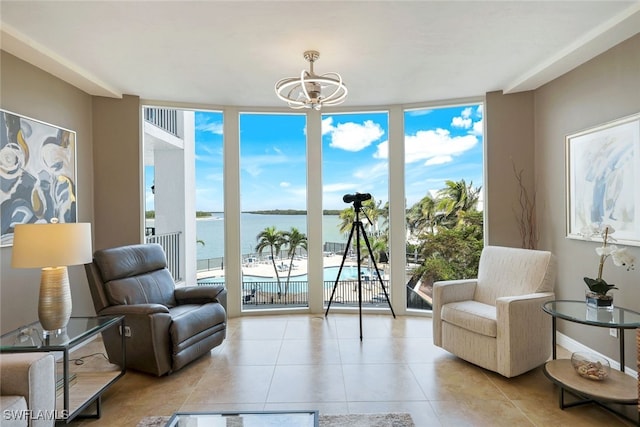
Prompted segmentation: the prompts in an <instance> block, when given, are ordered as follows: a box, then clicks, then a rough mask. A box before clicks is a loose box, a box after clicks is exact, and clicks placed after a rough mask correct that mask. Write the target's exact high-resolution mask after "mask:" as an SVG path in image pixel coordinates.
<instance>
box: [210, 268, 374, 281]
mask: <svg viewBox="0 0 640 427" xmlns="http://www.w3.org/2000/svg"><path fill="white" fill-rule="evenodd" d="M339 269H340V267H325V268H324V281H325V282H335V280H336V278H337V276H338V270H339ZM360 270H361V272H362V274H363V276H364V277H363V279H364V280H365V281H366V280H369V279H370V270H369V269H368V268H364V267H363V268H361V269H360ZM372 271H374V270H372ZM357 278H358V267H356V266H353V265H352V266H345V267H344V268H343V269H342V272H341V273H340V280H357ZM374 279H376V277H374ZM286 280H287V273H286V272H284V273H280V282H283V281H286ZM224 281H225V279H224V277H209V278H204V279H199V280H198V283H200V284H205V283H224ZM242 281H243V282H244V283H251V282H275V281H276V278H275V277H260V276H248V275H243V276H242ZM290 281H291V282H308V281H309V276H308V275H307V274H301V275H297V276H294V275H293V274H292V275H291V278H290Z"/></svg>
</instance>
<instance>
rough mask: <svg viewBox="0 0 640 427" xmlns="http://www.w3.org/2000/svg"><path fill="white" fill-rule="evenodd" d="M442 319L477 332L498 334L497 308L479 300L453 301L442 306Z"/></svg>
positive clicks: (491, 335) (492, 335) (489, 334)
mask: <svg viewBox="0 0 640 427" xmlns="http://www.w3.org/2000/svg"><path fill="white" fill-rule="evenodd" d="M442 320H444V321H445V322H449V323H451V324H453V325H456V326H459V327H461V328H464V329H467V330H469V331H472V332H475V333H477V334H481V335H486V336H488V337H494V338H495V337H496V336H498V321H497V319H496V308H495V307H494V306H492V305H488V304H483V303H481V302H477V301H461V302H452V303H449V304H446V305H445V306H444V307H442Z"/></svg>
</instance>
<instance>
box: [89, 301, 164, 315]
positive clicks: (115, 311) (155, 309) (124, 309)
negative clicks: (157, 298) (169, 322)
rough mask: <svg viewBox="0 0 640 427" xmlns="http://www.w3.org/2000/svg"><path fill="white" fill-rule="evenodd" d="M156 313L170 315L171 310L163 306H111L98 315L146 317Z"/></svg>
mask: <svg viewBox="0 0 640 427" xmlns="http://www.w3.org/2000/svg"><path fill="white" fill-rule="evenodd" d="M156 313H167V314H168V313H169V309H168V308H167V307H165V306H164V305H162V304H132V305H111V306H109V307H106V308H103V309H102V310H100V312H99V313H98V314H99V315H100V316H114V315H124V316H126V315H146V314H156Z"/></svg>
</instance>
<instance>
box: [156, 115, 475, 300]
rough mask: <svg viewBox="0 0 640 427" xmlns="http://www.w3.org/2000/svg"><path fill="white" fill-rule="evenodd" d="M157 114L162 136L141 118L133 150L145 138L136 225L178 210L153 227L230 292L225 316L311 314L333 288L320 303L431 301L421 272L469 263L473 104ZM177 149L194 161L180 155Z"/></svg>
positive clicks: (432, 273) (434, 276)
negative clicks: (176, 222)
mask: <svg viewBox="0 0 640 427" xmlns="http://www.w3.org/2000/svg"><path fill="white" fill-rule="evenodd" d="M156 110H158V111H156V112H155V114H159V115H160V116H159V117H161V118H162V120H166V119H167V118H168V119H169V122H171V121H175V122H176V124H178V127H177V128H175V129H174V128H173V127H172V126H173V125H171V126H169V128H168V129H164V130H163V131H164V132H165V134H163V136H162V138H164V139H167V140H168V141H169V142H171V144H169V145H168V146H167V145H164V144H156V142H157V141H155V140H154V138H156V137H158V135H156V133H157V132H158V130H157V129H155V128H154V129H153V131H149V133H148V134H147V129H146V127H145V141H153V143H151V144H147V142H145V159H146V158H147V155H146V152H147V147H154V149H153V152H154V155H153V156H152V157H153V161H152V162H150V163H148V164H147V166H146V168H145V190H146V199H147V202H148V203H147V211H148V215H149V216H150V218H149V222H148V225H149V228H148V230H149V233H150V234H153V233H156V234H157V233H159V230H158V228H157V226H158V224H161V223H163V221H162V220H159V218H160V219H161V218H162V217H163V216H166V214H167V212H173V213H172V214H171V215H174V214H176V213H179V212H182V215H183V216H184V223H185V224H187V225H185V226H184V227H182V229H180V227H173V228H176V230H173V228H172V230H173V231H172V230H169V229H167V227H164V228H165V229H164V231H162V233H164V232H175V233H174V234H175V235H177V236H179V237H178V238H180V239H183V240H185V241H188V245H191V247H192V252H193V254H191V255H189V254H188V251H184V253H183V256H185V257H187V258H188V259H190V260H191V261H190V262H193V261H194V260H197V276H198V282H199V283H201V284H205V283H211V282H225V283H226V284H227V289H228V290H229V292H230V293H231V295H233V296H234V298H236V301H238V300H239V301H240V302H239V304H238V305H237V306H236V302H235V301H234V302H233V306H234V307H236V308H235V310H236V311H235V312H236V313H238V312H239V311H237V310H240V311H245V312H247V311H255V310H264V309H280V310H283V309H301V308H304V309H307V308H310V309H312V310H314V311H319V310H320V309H321V307H324V308H325V309H326V307H327V304H328V302H329V300H330V299H331V298H330V297H331V295H332V293H333V290H336V293H335V294H333V295H334V298H333V299H331V302H332V308H339V307H356V306H357V305H358V302H359V301H358V300H359V299H361V300H362V302H363V306H364V307H377V308H381V309H384V308H386V307H387V305H388V302H387V300H386V296H388V297H389V298H390V302H391V303H392V305H393V308H394V310H395V311H396V312H400V313H402V312H403V311H404V310H405V309H407V308H408V309H423V310H430V307H431V306H430V298H431V289H430V284H431V282H433V280H441V279H446V278H458V277H470V275H471V274H472V273H473V272H474V263H475V264H476V265H477V263H476V261H474V256H475V254H479V251H480V249H481V247H482V182H483V181H482V166H483V139H482V127H483V119H482V104H481V103H480V102H476V103H474V102H469V103H467V104H465V105H455V106H437V107H434V106H429V107H425V108H412V109H403V108H402V107H401V106H394V107H392V108H390V109H389V111H382V112H380V111H373V112H353V113H346V112H340V113H331V112H329V111H330V110H328V109H327V110H328V111H324V110H323V112H322V114H318V113H317V112H308V111H301V112H297V111H292V112H290V113H289V112H286V111H285V112H280V113H275V112H274V113H271V112H259V113H253V112H238V110H237V109H233V108H231V109H228V110H227V109H224V110H223V112H224V114H223V112H216V111H192V110H179V109H178V110H173V111H176V112H177V116H175V117H174V116H173V115H172V114H171V113H170V112H169V111H171V110H168V111H164V110H167V109H156ZM159 110H163V111H159ZM223 118H224V119H225V120H224V123H225V127H226V128H225V131H226V132H225V133H226V134H225V135H223ZM145 119H146V120H150V119H153V117H149V119H147V118H145ZM174 119H175V120H174ZM163 123H164V122H163ZM145 126H146V124H145ZM160 127H162V126H160ZM189 135H192V136H189ZM150 137H151V138H150ZM162 138H161V139H162ZM185 138H186V139H185ZM190 139H191V140H193V143H192V145H190V144H191V143H190V142H189V140H190ZM176 140H179V141H178V142H177V143H176ZM180 141H182V142H180ZM185 141H186V142H185ZM223 141H224V144H223ZM181 144H182V145H181ZM185 144H186V145H185ZM188 146H191V147H192V148H191V154H192V156H193V159H189V158H188V157H184V155H183V154H184V153H183V154H179V152H180V150H182V151H185V150H186V147H188ZM179 147H183V148H179ZM230 153H231V154H232V155H230ZM233 153H235V154H233ZM234 156H237V157H234ZM223 161H224V162H225V163H226V164H225V165H224V166H225V167H223ZM236 162H237V163H236ZM189 164H191V165H192V166H191V169H193V171H190V170H189V168H190V167H189V166H188V165H189ZM192 172H193V177H192V178H189V176H190V174H191V173H192ZM236 174H237V175H236ZM181 175H184V176H185V177H186V178H184V179H178V177H179V176H181ZM189 180H191V181H189ZM307 180H308V182H307ZM394 187H395V188H394ZM229 188H231V189H232V190H231V191H230V190H229ZM308 188H311V189H312V190H308ZM177 189H180V191H177ZM191 189H194V190H195V191H193V192H191V191H190V190H191ZM225 189H226V190H225ZM309 191H311V192H309ZM185 193H186V194H185ZM189 193H193V197H191V196H190V195H189ZM358 193H359V194H358ZM169 194H172V195H171V197H169V196H168V195H169ZM361 195H362V196H361ZM368 195H370V196H371V198H369V196H368ZM223 196H224V197H223ZM345 196H347V197H346V201H345ZM191 198H193V200H191ZM159 200H164V202H162V203H160V204H159V203H158V201H159ZM390 200H392V201H393V206H390V205H389V202H390ZM230 202H231V203H230ZM403 202H404V203H403ZM399 204H404V206H402V207H400V208H398V206H397V205H399ZM159 206H164V208H162V209H158V207H159ZM308 206H314V208H313V211H310V212H309V215H308V214H307V209H308ZM320 206H321V207H322V209H318V208H319V207H320ZM154 208H155V209H154ZM357 209H359V210H358V212H357V213H358V220H359V221H361V222H362V224H363V229H364V231H365V235H366V236H367V240H368V241H369V245H367V244H366V242H365V240H364V239H363V238H361V239H360V240H359V242H360V250H361V254H360V258H358V256H357V248H358V246H357V243H358V239H357V238H356V234H355V233H354V236H353V237H352V240H351V242H349V245H347V240H348V237H349V234H350V232H351V231H352V230H353V229H354V228H353V227H354V226H353V224H354V220H355V219H356V218H355V214H356V210H357ZM320 210H322V215H320V212H319V211H320ZM189 212H191V213H189ZM311 214H312V215H311ZM178 217H179V216H178ZM192 217H194V218H192ZM165 219H166V218H165ZM192 219H193V224H194V229H193V231H192V232H190V231H189V226H188V223H190V222H191V221H192ZM164 223H165V225H166V224H169V223H168V222H166V221H164ZM229 227H231V230H230V229H229ZM170 228H171V227H170ZM389 229H392V230H395V231H394V232H393V238H392V237H391V235H390V234H389V231H388V230H389ZM320 230H321V232H320ZM308 236H312V239H311V241H309V238H308ZM397 236H400V238H399V239H403V240H402V241H399V240H398V237H397ZM461 236H464V239H458V238H459V237H461ZM469 236H471V237H472V239H469V238H468V237H469ZM361 237H362V236H361ZM456 239H458V240H456ZM225 241H226V244H227V247H226V248H225ZM392 242H393V243H392ZM452 242H454V243H455V244H452ZM470 242H471V243H470ZM459 243H465V244H467V246H464V245H461V244H459ZM369 246H370V247H371V250H369ZM308 248H310V249H312V251H311V252H308V250H307V249H308ZM225 250H226V251H227V253H225ZM345 254H346V255H345ZM225 256H226V257H228V258H227V259H225ZM398 259H400V262H398ZM226 261H229V263H227V262H226ZM358 261H359V263H360V267H361V272H360V275H359V274H358V272H357V270H358V269H357V267H358ZM374 261H375V264H376V266H377V267H378V269H377V271H376V269H375V268H374ZM340 266H342V267H343V270H342V271H341V272H340V274H339V275H338V270H339V268H340ZM391 266H393V270H392V269H391ZM467 267H468V268H467ZM307 273H308V274H307ZM378 273H380V279H381V280H379V278H378ZM183 276H184V274H183V273H182V272H180V273H179V276H177V277H176V278H177V281H179V279H181V278H183ZM236 277H237V278H238V279H239V280H236V279H235V278H236ZM229 278H233V280H228V279H229ZM310 278H311V279H310ZM358 278H360V286H358ZM310 280H311V282H312V284H311V285H310V284H309V281H310ZM359 291H362V293H361V294H360V293H359ZM385 291H386V294H387V295H385ZM405 295H407V298H406V301H405V299H404V296H405Z"/></svg>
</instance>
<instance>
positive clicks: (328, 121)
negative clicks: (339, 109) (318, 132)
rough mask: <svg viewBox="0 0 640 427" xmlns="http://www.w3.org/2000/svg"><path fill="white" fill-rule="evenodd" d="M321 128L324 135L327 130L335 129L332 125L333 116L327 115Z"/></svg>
mask: <svg viewBox="0 0 640 427" xmlns="http://www.w3.org/2000/svg"><path fill="white" fill-rule="evenodd" d="M321 129H322V134H323V135H326V134H328V133H329V132H331V131H332V130H333V129H335V128H334V127H333V117H327V118H326V119H323V120H322V125H321Z"/></svg>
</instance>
